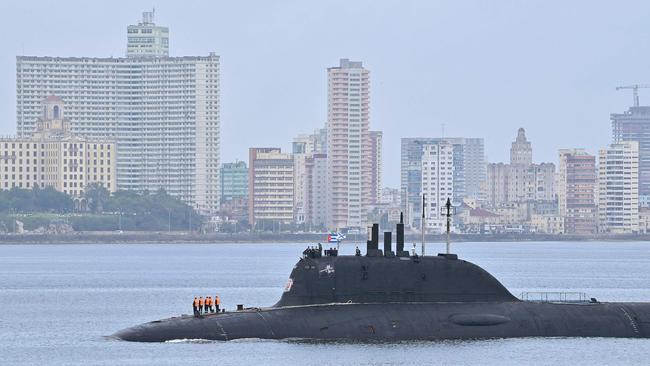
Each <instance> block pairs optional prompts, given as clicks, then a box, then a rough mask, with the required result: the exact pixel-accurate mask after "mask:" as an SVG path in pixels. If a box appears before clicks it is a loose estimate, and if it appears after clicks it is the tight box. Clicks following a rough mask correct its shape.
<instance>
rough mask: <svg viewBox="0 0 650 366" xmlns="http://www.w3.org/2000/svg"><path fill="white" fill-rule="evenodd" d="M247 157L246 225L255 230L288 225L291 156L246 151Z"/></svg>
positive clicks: (268, 150)
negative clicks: (248, 224) (247, 223)
mask: <svg viewBox="0 0 650 366" xmlns="http://www.w3.org/2000/svg"><path fill="white" fill-rule="evenodd" d="M248 157H249V161H248V172H249V173H248V174H249V176H248V222H249V223H250V224H251V226H252V227H253V229H255V230H272V229H273V230H274V229H275V228H278V227H279V226H280V225H285V224H292V223H293V222H294V216H293V215H294V211H293V194H294V189H293V179H294V172H293V156H292V155H291V154H286V153H283V152H282V150H280V149H279V148H250V149H249V153H248Z"/></svg>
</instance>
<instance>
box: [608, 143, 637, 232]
mask: <svg viewBox="0 0 650 366" xmlns="http://www.w3.org/2000/svg"><path fill="white" fill-rule="evenodd" d="M598 162H599V167H598V219H599V223H598V226H599V231H600V232H604V233H614V234H624V233H636V232H638V231H639V143H638V142H637V141H623V142H620V143H615V144H611V145H610V146H609V147H608V148H605V149H601V150H600V152H599V159H598Z"/></svg>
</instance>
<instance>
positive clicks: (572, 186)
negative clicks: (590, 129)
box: [557, 149, 598, 234]
mask: <svg viewBox="0 0 650 366" xmlns="http://www.w3.org/2000/svg"><path fill="white" fill-rule="evenodd" d="M557 185H558V189H557V195H558V208H559V209H558V211H559V214H560V215H561V216H562V217H564V227H565V232H566V233H569V234H594V233H596V229H597V227H598V225H597V220H596V215H597V207H596V194H595V191H596V157H595V156H594V155H590V154H588V153H587V152H586V151H585V150H584V149H561V150H560V151H559V164H558V179H557Z"/></svg>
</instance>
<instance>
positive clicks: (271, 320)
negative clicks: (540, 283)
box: [114, 301, 650, 342]
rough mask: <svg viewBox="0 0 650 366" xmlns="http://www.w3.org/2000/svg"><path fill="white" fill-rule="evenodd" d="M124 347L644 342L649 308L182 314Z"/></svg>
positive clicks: (130, 333) (484, 306) (139, 330)
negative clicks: (265, 342) (253, 342)
mask: <svg viewBox="0 0 650 366" xmlns="http://www.w3.org/2000/svg"><path fill="white" fill-rule="evenodd" d="M114 337H116V338H119V339H122V340H125V341H137V342H164V341H170V340H178V339H207V340H222V341H227V340H233V339H242V338H260V339H288V338H298V339H316V340H328V339H342V340H361V341H372V340H378V341H400V340H414V339H418V340H437V339H481V338H511V337H621V338H649V337H650V304H647V303H540V302H525V301H518V302H499V303H493V302H488V303H485V302H483V303H482V302H475V303H410V304H403V303H377V304H347V303H346V304H340V303H334V304H316V305H301V306H286V307H272V308H264V309H257V308H256V309H247V310H243V311H237V312H229V313H222V314H210V315H205V316H197V317H195V316H181V317H176V318H170V319H164V320H159V321H155V322H150V323H145V324H142V325H138V326H135V327H131V328H127V329H124V330H122V331H120V332H118V333H116V334H114Z"/></svg>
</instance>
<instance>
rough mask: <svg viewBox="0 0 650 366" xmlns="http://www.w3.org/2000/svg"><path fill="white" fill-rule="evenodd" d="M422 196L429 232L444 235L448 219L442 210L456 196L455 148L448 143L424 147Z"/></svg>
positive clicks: (442, 142) (443, 142)
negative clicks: (448, 200)
mask: <svg viewBox="0 0 650 366" xmlns="http://www.w3.org/2000/svg"><path fill="white" fill-rule="evenodd" d="M422 194H423V195H424V196H425V205H426V209H425V222H426V227H427V229H428V230H430V231H431V232H434V233H442V232H444V231H445V228H446V218H445V216H444V215H442V211H441V208H442V207H444V206H445V204H446V203H447V199H451V198H453V195H454V147H453V145H452V144H450V143H449V142H446V141H441V142H439V143H437V144H427V145H424V146H423V147H422Z"/></svg>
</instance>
